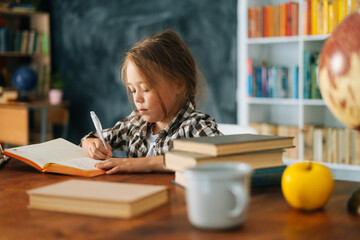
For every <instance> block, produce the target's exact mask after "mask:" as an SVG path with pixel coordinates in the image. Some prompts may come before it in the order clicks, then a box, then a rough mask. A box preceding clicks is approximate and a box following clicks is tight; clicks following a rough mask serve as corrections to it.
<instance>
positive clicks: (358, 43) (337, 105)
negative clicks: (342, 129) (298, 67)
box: [319, 9, 360, 131]
mask: <svg viewBox="0 0 360 240" xmlns="http://www.w3.org/2000/svg"><path fill="white" fill-rule="evenodd" d="M319 87H320V91H321V94H322V96H323V99H324V101H325V102H326V104H327V106H328V108H329V109H330V111H331V112H332V114H333V115H334V116H335V117H336V118H337V119H338V120H339V121H340V122H342V123H344V124H345V125H347V126H348V127H351V128H353V129H356V130H358V131H359V130H360V9H358V10H357V11H355V12H353V13H352V14H350V15H349V16H348V17H346V18H345V19H344V20H343V21H342V22H341V23H340V24H339V25H338V27H337V28H336V29H335V30H334V32H333V33H332V34H331V36H330V37H329V38H328V39H327V40H326V41H325V43H324V46H323V48H322V50H321V53H320V59H319Z"/></svg>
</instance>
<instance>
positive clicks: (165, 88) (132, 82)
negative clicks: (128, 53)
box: [126, 62, 183, 133]
mask: <svg viewBox="0 0 360 240" xmlns="http://www.w3.org/2000/svg"><path fill="white" fill-rule="evenodd" d="M126 73H127V81H128V86H129V89H130V91H131V93H132V96H133V100H134V103H135V106H136V108H137V109H138V110H139V112H140V114H141V115H142V116H143V118H144V119H145V120H146V121H147V122H154V123H155V124H156V126H155V129H154V132H155V133H157V132H158V131H159V130H161V129H163V128H164V127H166V126H167V125H168V124H169V123H170V122H171V120H172V118H173V117H174V114H169V115H172V116H165V113H164V112H163V110H162V107H161V104H160V102H159V100H158V98H157V95H156V92H155V90H154V89H151V88H150V87H149V86H148V85H147V81H145V79H143V77H142V76H141V75H140V74H138V72H137V71H136V68H135V67H134V65H133V64H132V63H131V62H129V64H128V66H127V71H126ZM157 84H158V94H159V97H160V98H161V99H162V101H163V102H164V104H165V108H166V111H167V112H173V109H174V108H175V107H177V101H178V100H179V95H180V94H181V92H182V91H183V87H181V86H178V85H177V84H175V83H172V82H169V81H164V80H160V79H159V80H158V82H157Z"/></svg>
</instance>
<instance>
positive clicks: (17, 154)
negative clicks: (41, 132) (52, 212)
mask: <svg viewBox="0 0 360 240" xmlns="http://www.w3.org/2000/svg"><path fill="white" fill-rule="evenodd" d="M3 154H4V155H6V156H9V157H12V158H15V159H18V160H21V161H23V162H25V163H27V164H29V165H31V166H32V167H34V168H36V169H37V170H39V171H41V172H51V173H60V174H66V175H75V176H84V177H94V176H97V175H101V174H104V173H105V171H104V170H101V169H98V168H96V167H94V165H95V163H97V162H99V160H95V159H92V158H90V157H88V154H87V151H86V150H85V149H83V148H81V147H80V146H78V145H75V144H73V143H71V142H69V141H67V140H65V139H62V138H57V139H54V140H50V141H47V142H43V143H38V144H31V145H26V146H21V147H15V148H9V149H5V150H4V152H3Z"/></svg>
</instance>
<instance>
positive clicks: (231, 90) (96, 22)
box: [50, 0, 237, 143]
mask: <svg viewBox="0 0 360 240" xmlns="http://www.w3.org/2000/svg"><path fill="white" fill-rule="evenodd" d="M236 2H237V1H236V0H231V1H228V0H224V1H211V0H182V1H178V0H151V1H148V0H136V1H132V0H128V1H119V0H111V1H96V0H77V1H63V0H52V1H51V6H50V9H51V29H52V36H51V41H52V57H53V59H52V66H53V72H60V73H61V74H63V75H64V76H65V77H66V78H68V79H69V80H70V82H69V83H68V85H67V86H66V88H65V99H68V100H70V101H71V108H70V111H71V116H70V118H71V119H70V130H69V140H70V141H72V142H74V143H79V141H80V139H81V137H82V136H83V135H85V134H86V133H88V132H89V131H92V130H93V129H94V127H93V125H92V122H91V118H90V115H89V112H90V111H91V110H94V111H95V112H96V113H97V115H98V116H99V118H100V120H101V121H102V125H103V127H104V128H107V127H111V126H112V125H113V124H114V123H115V122H116V121H118V120H120V119H122V118H124V117H126V116H127V115H129V114H130V112H131V108H130V107H129V103H128V100H127V96H126V91H125V88H124V86H123V85H122V84H121V81H120V76H119V68H120V66H121V63H122V59H123V57H124V54H125V53H126V51H127V50H129V49H130V47H131V46H132V45H133V44H134V43H136V42H137V41H139V40H141V39H142V38H143V37H145V36H147V35H148V34H153V33H156V32H160V31H162V30H165V29H167V28H173V29H175V30H176V31H177V32H178V33H179V35H180V36H181V37H182V38H183V40H184V41H185V42H186V44H187V45H188V46H189V48H190V50H191V51H192V53H193V55H194V56H195V58H196V60H197V62H198V65H199V67H200V69H201V70H202V72H203V74H204V75H205V77H206V78H207V81H208V90H207V93H206V95H207V97H206V99H205V101H203V102H202V107H200V109H201V110H202V111H204V112H206V113H209V114H211V115H213V116H214V117H215V119H216V120H217V121H218V122H226V123H235V122H236V97H235V92H236V27H237V26H236Z"/></svg>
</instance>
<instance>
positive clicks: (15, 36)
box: [0, 9, 51, 100]
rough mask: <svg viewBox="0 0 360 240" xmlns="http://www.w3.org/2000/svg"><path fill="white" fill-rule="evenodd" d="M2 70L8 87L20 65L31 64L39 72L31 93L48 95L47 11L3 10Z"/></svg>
mask: <svg viewBox="0 0 360 240" xmlns="http://www.w3.org/2000/svg"><path fill="white" fill-rule="evenodd" d="M0 30H1V31H0V73H1V77H2V79H3V82H5V84H4V83H3V84H4V85H5V86H4V87H5V89H9V88H10V89H11V87H12V83H11V78H12V75H13V73H14V72H15V71H16V69H18V68H19V67H30V68H32V69H33V70H34V71H35V72H36V73H37V76H38V87H37V89H36V90H35V91H34V92H32V94H31V97H32V98H35V99H36V100H42V99H45V98H47V94H48V90H49V87H50V86H49V85H50V72H51V53H50V17H49V13H46V12H36V11H35V12H27V11H21V12H20V11H14V10H10V9H9V10H7V9H3V10H0Z"/></svg>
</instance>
